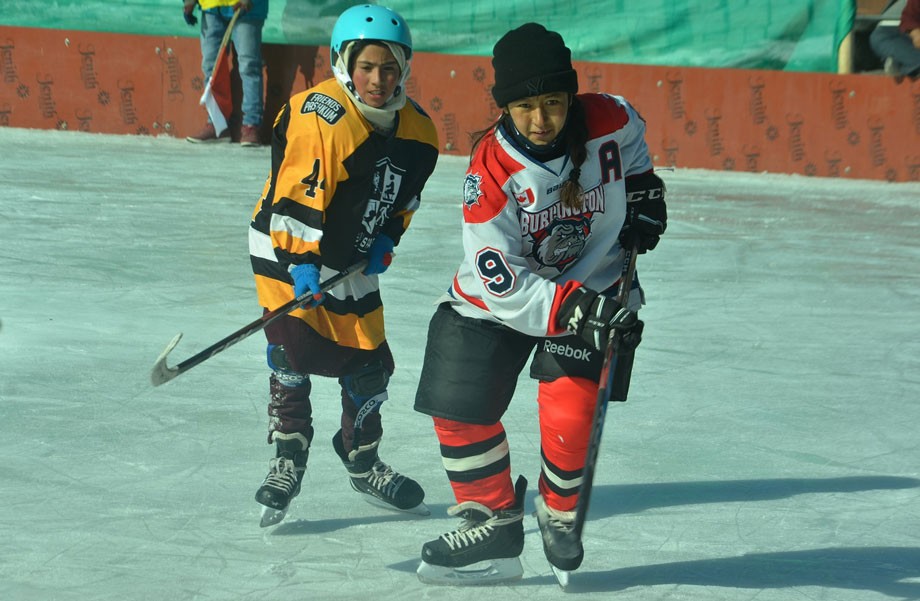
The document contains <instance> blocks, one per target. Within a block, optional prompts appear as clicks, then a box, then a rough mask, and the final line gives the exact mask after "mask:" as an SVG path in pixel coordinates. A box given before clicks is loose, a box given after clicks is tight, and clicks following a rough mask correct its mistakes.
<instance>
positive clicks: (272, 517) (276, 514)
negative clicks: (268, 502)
mask: <svg viewBox="0 0 920 601" xmlns="http://www.w3.org/2000/svg"><path fill="white" fill-rule="evenodd" d="M286 515H287V509H272V508H271V507H263V508H262V519H261V520H260V521H259V526H260V527H262V528H268V527H269V526H274V525H275V524H277V523H279V522H281V520H283V519H284V516H286Z"/></svg>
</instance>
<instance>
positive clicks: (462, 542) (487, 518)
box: [416, 476, 527, 585]
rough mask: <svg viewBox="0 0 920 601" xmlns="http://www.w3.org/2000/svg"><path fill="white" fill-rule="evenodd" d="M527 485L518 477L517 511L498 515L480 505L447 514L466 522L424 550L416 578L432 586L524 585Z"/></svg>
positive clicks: (467, 505)
mask: <svg viewBox="0 0 920 601" xmlns="http://www.w3.org/2000/svg"><path fill="white" fill-rule="evenodd" d="M526 491H527V480H526V479H525V478H524V477H523V476H518V479H517V483H515V485H514V496H515V501H514V507H511V508H510V509H500V510H498V511H492V510H491V509H489V508H488V507H486V506H485V505H482V504H480V503H476V502H475V501H466V502H464V503H460V504H459V505H454V506H453V507H451V508H450V509H448V510H447V513H448V514H450V515H455V516H458V517H460V518H462V519H463V523H462V524H461V525H460V527H459V528H458V529H457V530H454V531H453V532H448V533H446V534H442V535H441V536H440V537H438V538H437V539H435V540H432V541H428V542H427V543H425V544H424V546H422V563H421V564H420V565H419V567H418V571H417V572H416V573H417V575H418V578H419V580H421V581H422V582H425V583H428V584H452V585H479V584H496V583H499V582H509V581H513V580H518V579H520V577H521V576H522V575H523V574H524V570H523V568H522V567H521V560H520V558H519V556H520V555H521V551H523V550H524V493H525V492H526Z"/></svg>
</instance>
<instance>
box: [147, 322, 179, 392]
mask: <svg viewBox="0 0 920 601" xmlns="http://www.w3.org/2000/svg"><path fill="white" fill-rule="evenodd" d="M180 340H182V333H181V332H180V333H179V334H176V336H175V337H174V338H173V339H172V340H171V341H170V343H169V344H167V345H166V349H165V350H164V351H163V352H162V353H160V356H159V357H157V361H156V363H154V364H153V369H152V370H151V371H150V383H151V384H153V385H154V386H159V385H160V384H164V383H166V382H169V381H170V380H172V379H173V378H175V377H176V376H178V375H179V370H178V369H177V368H175V367H168V366H167V365H166V355H168V354H169V352H170V351H171V350H173V349H174V348H176V345H177V344H179V341H180Z"/></svg>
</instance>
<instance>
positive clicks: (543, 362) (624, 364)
mask: <svg viewBox="0 0 920 601" xmlns="http://www.w3.org/2000/svg"><path fill="white" fill-rule="evenodd" d="M643 325H644V324H643V322H642V321H639V322H638V323H637V324H636V327H635V328H633V330H632V335H633V336H632V338H631V339H632V340H634V341H635V343H636V344H638V341H639V340H640V339H641V337H642V329H643ZM635 354H636V348H635V346H633V347H632V348H624V349H622V350H621V351H620V352H619V353H618V354H617V357H616V364H615V365H616V367H615V369H614V372H613V386H612V387H611V394H610V400H611V401H625V400H626V396H627V394H628V393H629V380H630V377H631V375H632V366H633V359H634V358H635ZM603 366H604V351H599V350H597V349H596V348H594V346H593V345H589V344H588V343H587V342H586V341H584V340H582V338H581V337H580V336H575V335H569V336H560V337H558V338H542V339H540V341H539V342H538V343H537V351H536V353H534V357H533V362H532V363H531V364H530V377H531V378H533V379H534V380H540V381H541V382H552V381H553V380H556V379H558V378H585V379H587V380H592V381H594V382H599V381H600V377H601V369H603Z"/></svg>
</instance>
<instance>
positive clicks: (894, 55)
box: [869, 0, 920, 81]
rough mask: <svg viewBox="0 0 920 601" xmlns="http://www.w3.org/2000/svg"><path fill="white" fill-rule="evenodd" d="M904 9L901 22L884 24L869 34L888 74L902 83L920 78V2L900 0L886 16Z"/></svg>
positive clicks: (870, 43) (871, 42) (918, 0)
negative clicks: (906, 79) (902, 80)
mask: <svg viewBox="0 0 920 601" xmlns="http://www.w3.org/2000/svg"><path fill="white" fill-rule="evenodd" d="M899 7H902V8H901V18H900V20H899V21H898V22H888V21H882V22H881V23H879V25H878V27H876V28H875V30H873V31H872V33H871V34H869V45H870V46H872V51H873V52H875V54H876V56H878V57H879V59H880V60H881V61H882V64H883V66H884V69H885V74H886V75H890V76H892V77H894V78H895V79H896V80H898V81H900V80H901V79H903V78H904V77H905V76H907V77H910V78H911V79H917V78H918V77H920V0H899V2H896V3H893V4H892V5H891V6H890V7H889V8H888V9H887V10H886V11H885V12H886V14H887V13H888V12H890V11H895V12H896V11H897V10H898V8H899Z"/></svg>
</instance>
